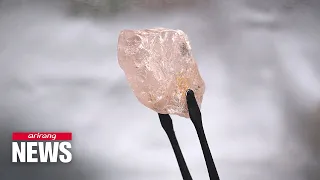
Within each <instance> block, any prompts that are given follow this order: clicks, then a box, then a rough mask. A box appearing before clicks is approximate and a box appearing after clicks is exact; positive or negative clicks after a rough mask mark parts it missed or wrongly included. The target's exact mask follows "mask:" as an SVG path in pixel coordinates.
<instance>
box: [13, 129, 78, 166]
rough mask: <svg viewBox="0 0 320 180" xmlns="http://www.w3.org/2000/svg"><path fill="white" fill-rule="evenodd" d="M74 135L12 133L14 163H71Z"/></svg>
mask: <svg viewBox="0 0 320 180" xmlns="http://www.w3.org/2000/svg"><path fill="white" fill-rule="evenodd" d="M71 140H72V133H69V132H68V133H61V132H22V133H21V132H15V133H12V141H13V142H12V162H15V163H25V162H33V163H36V162H41V163H45V162H54V163H56V162H58V160H59V161H60V162H62V163H69V162H71V160H72V153H71V152H70V149H71V147H72V146H71V143H70V142H69V141H71Z"/></svg>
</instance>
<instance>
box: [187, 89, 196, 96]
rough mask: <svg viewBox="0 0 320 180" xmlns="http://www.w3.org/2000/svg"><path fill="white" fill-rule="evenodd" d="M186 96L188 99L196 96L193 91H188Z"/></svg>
mask: <svg viewBox="0 0 320 180" xmlns="http://www.w3.org/2000/svg"><path fill="white" fill-rule="evenodd" d="M186 96H187V97H190V96H194V92H193V91H192V90H191V89H188V90H187V92H186Z"/></svg>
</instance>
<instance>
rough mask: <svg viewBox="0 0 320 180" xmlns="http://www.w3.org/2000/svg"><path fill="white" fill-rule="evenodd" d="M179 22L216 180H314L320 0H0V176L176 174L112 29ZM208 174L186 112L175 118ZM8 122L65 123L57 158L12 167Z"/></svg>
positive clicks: (46, 126) (318, 157) (190, 152)
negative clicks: (67, 145) (196, 74)
mask: <svg viewBox="0 0 320 180" xmlns="http://www.w3.org/2000/svg"><path fill="white" fill-rule="evenodd" d="M152 27H166V28H172V29H181V30H183V31H185V32H186V33H187V34H188V36H189V38H190V41H191V46H192V48H193V55H194V57H195V58H196V60H197V62H198V65H199V69H200V73H201V75H202V77H203V79H204V80H205V82H206V92H205V95H204V101H203V104H202V114H203V123H204V128H205V131H206V134H207V138H208V141H209V145H210V147H211V151H212V154H213V158H214V159H215V162H216V166H217V169H218V172H219V174H220V178H221V180H257V179H259V180H270V179H274V180H319V179H320V60H319V56H320V35H319V32H320V1H319V0H268V1H265V0H55V1H49V0H0V68H1V69H0V143H1V145H0V179H1V180H20V179H26V180H38V179H39V180H40V179H41V180H47V179H48V180H55V179H59V180H69V179H77V180H178V179H182V178H181V175H180V172H179V168H178V165H177V163H176V159H175V157H174V154H173V151H172V149H171V146H170V143H169V140H168V139H167V137H166V134H165V133H164V132H163V130H162V128H161V126H160V122H159V120H158V117H157V114H156V113H155V112H153V111H151V110H149V109H148V108H146V107H144V106H143V105H141V104H140V103H139V102H138V100H137V99H136V97H135V96H134V95H133V93H132V91H131V89H130V88H129V86H128V84H127V82H126V79H125V76H124V73H123V72H122V70H121V69H120V67H119V65H118V62H117V38H118V33H119V31H120V30H122V29H143V28H152ZM172 117H173V120H174V126H175V129H176V133H177V137H178V140H179V143H180V146H181V148H182V151H183V153H184V156H185V159H186V161H187V164H188V166H189V169H190V171H191V174H192V176H193V177H194V179H198V180H208V179H209V178H208V175H207V170H206V166H205V162H204V159H203V155H202V152H201V148H200V143H199V141H198V139H197V136H196V132H195V130H194V128H193V125H192V123H191V122H190V120H188V119H185V118H180V117H178V116H172ZM12 131H72V132H73V133H74V140H73V151H74V158H73V162H72V163H71V164H67V165H40V164H37V165H16V164H11V163H10V162H11V132H12Z"/></svg>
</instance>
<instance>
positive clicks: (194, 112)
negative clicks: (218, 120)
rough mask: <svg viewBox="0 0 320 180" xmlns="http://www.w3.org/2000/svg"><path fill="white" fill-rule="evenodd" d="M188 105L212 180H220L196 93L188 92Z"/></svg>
mask: <svg viewBox="0 0 320 180" xmlns="http://www.w3.org/2000/svg"><path fill="white" fill-rule="evenodd" d="M187 104H188V110H189V116H190V119H191V121H192V123H193V125H194V127H195V129H196V131H197V134H198V138H199V141H200V144H201V148H202V152H203V155H204V159H205V161H206V165H207V169H208V173H209V177H210V180H220V178H219V175H218V172H217V169H216V166H215V164H214V161H213V159H212V155H211V152H210V148H209V145H208V142H207V138H206V135H205V132H204V129H203V125H202V117H201V111H200V109H199V106H198V103H197V101H196V98H195V97H194V92H193V91H192V90H188V91H187Z"/></svg>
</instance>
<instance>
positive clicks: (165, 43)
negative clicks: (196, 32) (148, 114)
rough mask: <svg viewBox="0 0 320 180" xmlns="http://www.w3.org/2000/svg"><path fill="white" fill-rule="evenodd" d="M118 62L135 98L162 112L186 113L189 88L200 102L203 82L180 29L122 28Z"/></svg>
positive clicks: (186, 39)
mask: <svg viewBox="0 0 320 180" xmlns="http://www.w3.org/2000/svg"><path fill="white" fill-rule="evenodd" d="M118 62H119V65H120V67H121V68H122V70H123V71H124V73H125V75H126V78H127V80H128V83H129V85H130V86H131V88H132V90H133V92H134V94H135V96H136V97H137V99H138V100H139V101H140V102H141V103H142V104H143V105H145V106H146V107H148V108H150V109H152V110H154V111H156V112H158V113H161V114H176V115H179V116H182V117H186V118H188V117H189V113H188V108H187V103H186V91H187V90H188V89H192V90H193V91H194V94H195V97H196V99H197V102H198V105H199V107H200V106H201V103H202V99H203V94H204V91H205V83H204V81H203V79H202V78H201V76H200V73H199V70H198V66H197V64H196V61H195V59H194V57H193V56H192V53H191V46H190V42H189V40H188V37H187V35H186V34H185V33H184V32H183V31H181V30H173V29H166V28H154V29H143V30H123V31H121V32H120V35H119V39H118Z"/></svg>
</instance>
